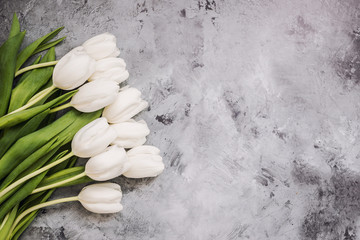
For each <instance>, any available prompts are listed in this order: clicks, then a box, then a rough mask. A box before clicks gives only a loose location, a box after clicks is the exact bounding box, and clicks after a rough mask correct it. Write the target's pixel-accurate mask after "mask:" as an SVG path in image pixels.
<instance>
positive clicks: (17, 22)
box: [9, 13, 20, 38]
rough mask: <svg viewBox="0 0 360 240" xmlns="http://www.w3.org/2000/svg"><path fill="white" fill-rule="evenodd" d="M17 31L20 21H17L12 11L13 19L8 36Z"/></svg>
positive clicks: (18, 30)
mask: <svg viewBox="0 0 360 240" xmlns="http://www.w3.org/2000/svg"><path fill="white" fill-rule="evenodd" d="M19 33H20V23H19V19H18V17H17V16H16V13H14V15H13V19H12V24H11V29H10V33H9V38H12V37H14V36H16V35H17V34H19Z"/></svg>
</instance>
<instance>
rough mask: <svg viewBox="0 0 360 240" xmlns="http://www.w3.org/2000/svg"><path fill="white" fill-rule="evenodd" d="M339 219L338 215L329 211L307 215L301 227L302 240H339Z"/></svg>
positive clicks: (319, 211)
mask: <svg viewBox="0 0 360 240" xmlns="http://www.w3.org/2000/svg"><path fill="white" fill-rule="evenodd" d="M340 224H341V219H340V217H339V215H338V214H335V213H333V212H332V211H331V210H330V209H328V208H324V209H319V210H317V211H316V212H311V213H309V214H308V215H307V216H306V217H305V220H304V222H303V224H302V226H301V230H302V231H301V233H302V235H303V236H302V237H303V239H309V240H317V239H329V240H332V239H333V240H335V239H340V237H341V234H340V233H339V229H338V227H339V225H340Z"/></svg>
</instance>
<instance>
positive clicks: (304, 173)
mask: <svg viewBox="0 0 360 240" xmlns="http://www.w3.org/2000/svg"><path fill="white" fill-rule="evenodd" d="M291 175H292V176H293V177H294V179H295V181H296V182H299V183H304V184H307V185H319V184H320V182H321V181H320V179H321V177H320V175H319V173H318V172H317V171H316V170H315V169H312V168H311V167H309V166H307V165H306V164H304V163H302V161H301V160H294V161H293V169H292V171H291Z"/></svg>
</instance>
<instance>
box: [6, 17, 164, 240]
mask: <svg viewBox="0 0 360 240" xmlns="http://www.w3.org/2000/svg"><path fill="white" fill-rule="evenodd" d="M61 30H62V28H59V29H56V30H54V31H53V32H51V33H49V34H47V35H45V36H43V37H41V38H39V39H38V40H36V41H35V42H33V43H31V44H30V45H28V46H26V47H25V48H23V49H22V50H21V51H19V49H20V46H21V43H22V40H23V38H24V36H25V32H21V31H20V24H19V21H18V18H17V17H16V15H14V17H13V23H12V26H11V30H10V34H9V37H8V39H7V40H6V41H5V43H3V45H2V46H1V47H0V240H2V239H5V240H8V239H18V237H19V236H20V235H21V234H22V232H23V231H24V230H25V229H26V228H27V226H28V225H29V224H30V223H31V222H32V220H33V219H34V218H35V216H36V215H37V213H38V210H39V209H40V208H43V207H47V206H50V205H53V204H58V203H64V202H69V201H79V202H80V203H81V204H82V205H83V206H84V207H85V208H86V209H87V210H89V211H91V212H94V213H115V212H118V211H121V210H122V208H123V207H122V205H121V203H120V200H121V198H122V193H121V188H120V186H119V185H117V184H114V183H109V182H105V183H97V184H93V185H89V186H86V187H85V188H83V190H82V191H81V192H80V194H78V195H77V196H72V197H67V198H63V199H56V200H51V201H48V199H49V198H50V196H51V194H52V193H53V191H54V190H55V189H56V188H59V187H66V186H70V185H75V184H80V183H82V184H83V183H89V182H92V181H108V180H111V179H113V178H116V177H118V176H120V175H123V176H125V177H128V178H145V177H155V176H157V175H159V174H160V173H161V172H162V171H163V170H164V164H163V162H162V158H161V156H160V155H159V153H160V150H159V149H157V148H156V147H154V146H148V145H143V144H144V143H145V142H146V136H147V135H148V134H149V133H150V130H149V128H148V126H147V124H146V122H145V121H144V120H134V119H133V117H134V116H135V115H137V114H138V113H139V112H141V111H142V110H144V109H145V108H146V107H147V106H148V103H147V102H146V101H144V100H142V98H141V93H140V91H139V90H137V89H136V88H133V87H129V86H123V84H124V81H125V80H127V78H128V77H129V72H128V71H127V70H126V64H125V61H124V60H123V59H121V58H118V56H119V54H120V51H119V49H118V48H117V46H116V38H115V36H113V35H112V34H109V33H104V34H100V35H98V36H95V37H93V38H91V39H89V40H87V41H85V42H84V43H83V44H82V45H81V46H78V47H76V48H74V49H73V50H71V51H70V52H68V53H67V54H66V55H65V56H63V57H62V58H61V59H60V60H59V61H56V60H55V49H54V47H55V46H56V45H57V44H58V43H60V42H61V41H62V40H63V39H64V38H59V39H57V40H52V39H53V38H54V37H56V35H57V34H58V33H59V32H60V31H61ZM44 51H47V52H46V53H45V54H44V55H43V56H38V57H32V56H34V55H36V54H39V53H43V52H44ZM30 59H33V60H34V61H33V62H32V63H30V65H29V66H27V67H23V65H24V64H25V63H26V62H29V60H30ZM120 85H122V86H120ZM65 109H66V110H65ZM60 110H61V111H62V114H58V111H60ZM78 157H81V158H89V160H88V161H87V163H86V164H85V166H76V165H75V164H76V161H77V158H78Z"/></svg>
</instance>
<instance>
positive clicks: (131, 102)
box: [103, 88, 148, 123]
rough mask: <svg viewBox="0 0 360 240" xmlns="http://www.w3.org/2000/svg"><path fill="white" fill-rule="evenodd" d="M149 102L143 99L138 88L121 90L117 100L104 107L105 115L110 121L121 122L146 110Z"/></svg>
mask: <svg viewBox="0 0 360 240" xmlns="http://www.w3.org/2000/svg"><path fill="white" fill-rule="evenodd" d="M147 106H148V103H147V102H146V101H144V100H142V99H141V92H140V91H139V90H137V89H136V88H126V89H123V90H122V91H120V92H119V93H118V95H117V98H116V100H115V102H113V103H112V104H110V105H109V106H107V107H105V108H104V111H103V116H104V117H106V119H107V120H108V121H109V122H110V123H119V122H124V121H127V120H129V119H131V118H132V117H133V116H135V115H136V114H138V113H139V112H141V111H142V110H144V109H145V108H146V107H147Z"/></svg>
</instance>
